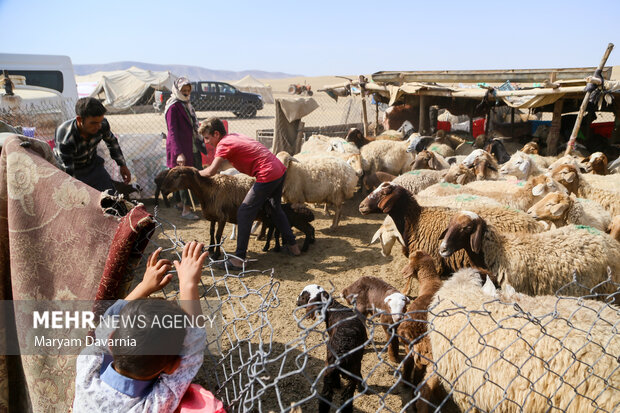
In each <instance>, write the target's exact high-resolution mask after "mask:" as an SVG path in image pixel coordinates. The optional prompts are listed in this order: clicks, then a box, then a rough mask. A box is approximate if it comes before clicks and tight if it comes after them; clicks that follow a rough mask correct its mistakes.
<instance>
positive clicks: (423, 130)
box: [418, 95, 428, 135]
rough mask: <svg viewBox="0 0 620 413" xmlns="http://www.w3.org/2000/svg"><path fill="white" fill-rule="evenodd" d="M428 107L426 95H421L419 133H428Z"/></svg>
mask: <svg viewBox="0 0 620 413" xmlns="http://www.w3.org/2000/svg"><path fill="white" fill-rule="evenodd" d="M427 114H428V108H427V107H426V96H424V95H420V121H419V124H418V133H420V135H424V134H425V133H426V115H427Z"/></svg>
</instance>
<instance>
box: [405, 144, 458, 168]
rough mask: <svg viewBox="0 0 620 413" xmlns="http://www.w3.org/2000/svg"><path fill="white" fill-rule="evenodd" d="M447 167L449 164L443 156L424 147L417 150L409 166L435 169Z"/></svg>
mask: <svg viewBox="0 0 620 413" xmlns="http://www.w3.org/2000/svg"><path fill="white" fill-rule="evenodd" d="M448 168H450V164H449V163H448V161H446V160H445V159H444V157H443V156H441V155H440V154H439V153H435V152H432V151H429V150H426V149H424V150H422V151H420V152H418V154H417V155H416V156H415V159H414V160H413V165H412V166H411V169H433V170H435V171H440V170H442V169H448Z"/></svg>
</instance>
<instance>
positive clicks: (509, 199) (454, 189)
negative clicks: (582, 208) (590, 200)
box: [418, 175, 566, 211]
mask: <svg viewBox="0 0 620 413" xmlns="http://www.w3.org/2000/svg"><path fill="white" fill-rule="evenodd" d="M555 191H561V192H566V188H564V186H562V185H561V184H560V183H558V182H557V181H555V180H554V179H552V178H550V177H547V176H544V175H539V176H532V177H530V178H529V179H528V180H527V181H526V182H524V181H493V182H492V183H489V182H488V181H474V182H470V183H468V184H467V185H454V184H448V183H441V184H436V185H433V186H430V187H428V188H426V189H425V190H423V191H421V192H420V193H419V194H418V195H420V196H424V197H433V196H446V195H464V194H469V195H478V196H484V197H489V198H493V199H495V200H497V201H499V202H501V203H502V204H504V205H506V206H509V207H511V208H515V209H520V210H521V211H527V209H528V208H529V207H530V206H532V205H533V204H534V203H535V202H537V201H538V200H539V199H540V198H541V197H543V196H545V195H546V194H547V193H549V192H555Z"/></svg>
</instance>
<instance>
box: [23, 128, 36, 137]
mask: <svg viewBox="0 0 620 413" xmlns="http://www.w3.org/2000/svg"><path fill="white" fill-rule="evenodd" d="M36 131H37V128H36V127H32V128H29V127H26V126H23V127H22V135H24V136H28V137H30V138H34V134H35V132H36Z"/></svg>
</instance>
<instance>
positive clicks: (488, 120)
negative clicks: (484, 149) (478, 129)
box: [484, 108, 494, 139]
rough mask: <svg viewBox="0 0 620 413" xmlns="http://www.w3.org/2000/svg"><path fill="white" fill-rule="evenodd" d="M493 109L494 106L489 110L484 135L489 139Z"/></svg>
mask: <svg viewBox="0 0 620 413" xmlns="http://www.w3.org/2000/svg"><path fill="white" fill-rule="evenodd" d="M492 111H494V110H493V108H490V109H489V111H488V112H487V116H486V120H485V122H484V135H485V136H486V137H487V139H488V136H489V129H490V125H491V112H492Z"/></svg>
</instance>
